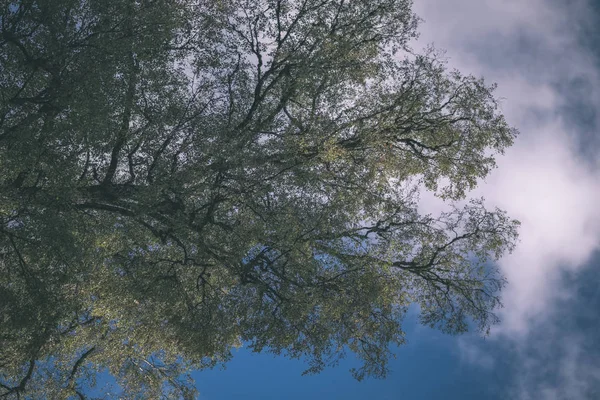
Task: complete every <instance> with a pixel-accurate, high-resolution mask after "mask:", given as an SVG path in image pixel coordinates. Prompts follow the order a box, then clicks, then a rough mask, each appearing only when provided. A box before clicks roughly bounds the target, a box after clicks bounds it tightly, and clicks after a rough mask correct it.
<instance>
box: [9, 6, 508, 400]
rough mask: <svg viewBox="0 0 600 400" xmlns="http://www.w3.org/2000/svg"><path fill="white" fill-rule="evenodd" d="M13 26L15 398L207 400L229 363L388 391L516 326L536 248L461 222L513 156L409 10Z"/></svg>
mask: <svg viewBox="0 0 600 400" xmlns="http://www.w3.org/2000/svg"><path fill="white" fill-rule="evenodd" d="M1 4H2V5H1V7H2V8H1V10H0V28H1V29H0V171H2V172H1V175H0V186H1V188H0V318H2V320H1V324H0V396H2V397H7V398H21V397H23V398H32V399H33V398H35V399H39V398H51V399H55V398H84V397H85V392H86V388H87V387H89V386H93V384H94V377H95V375H96V373H97V372H98V371H103V370H108V371H110V373H111V374H112V375H113V376H114V377H115V378H116V380H117V382H118V383H119V385H120V387H121V389H122V391H123V393H122V394H120V396H122V397H124V398H186V399H187V398H194V397H195V396H196V392H195V390H194V389H193V387H194V384H193V382H192V381H191V380H190V379H189V376H188V372H189V371H190V370H193V369H202V368H208V367H212V366H215V365H217V364H219V363H223V362H226V361H227V360H228V359H229V358H230V357H231V354H230V350H231V349H232V348H233V347H237V346H240V345H241V344H242V343H246V344H248V345H249V346H250V347H251V348H252V349H253V350H255V351H271V352H274V353H283V354H286V355H287V356H290V357H303V358H305V359H307V360H308V363H309V368H308V370H307V373H315V372H319V371H320V370H322V369H323V368H324V367H326V366H329V365H335V364H336V363H337V362H338V361H339V359H340V358H341V357H343V356H344V353H345V352H346V351H352V352H354V353H356V354H357V355H358V356H359V357H360V358H361V359H362V360H363V362H364V364H363V365H362V367H360V368H358V369H356V370H354V371H353V373H354V374H355V376H356V377H357V378H358V379H361V378H363V377H365V376H376V377H383V376H385V374H386V364H387V360H388V358H389V357H390V356H391V354H390V351H389V346H390V344H393V343H396V344H402V343H403V341H404V333H403V332H402V329H401V322H402V318H403V316H404V314H405V313H406V310H407V308H408V306H409V305H410V304H412V303H417V304H419V306H420V310H421V319H422V322H423V323H424V324H427V325H431V326H434V327H438V328H440V329H442V330H443V331H445V332H449V333H460V332H464V331H465V330H466V329H467V328H468V325H469V321H470V320H472V321H474V322H475V324H476V325H477V327H478V328H479V329H480V330H482V331H484V332H485V331H486V330H487V329H488V328H489V327H490V325H491V324H493V323H494V322H496V317H495V315H494V310H495V309H496V307H497V306H499V305H500V302H499V298H498V293H499V289H500V288H501V287H502V285H503V282H504V281H503V278H502V277H501V276H500V275H499V273H498V271H497V270H495V269H494V268H493V267H492V266H491V265H492V264H491V261H493V260H494V259H497V258H498V257H500V256H501V255H502V254H503V253H504V252H506V251H509V250H511V249H512V246H513V245H514V242H515V240H516V227H517V223H516V222H515V221H513V220H511V219H509V218H508V217H507V216H506V215H505V214H504V213H503V212H502V211H500V210H494V211H491V212H490V211H487V210H486V209H485V208H484V204H483V202H482V201H473V202H471V203H469V204H468V205H467V206H466V207H463V208H458V207H456V208H453V210H452V211H451V212H447V213H443V214H441V215H439V216H431V215H420V214H419V213H418V211H417V204H418V187H420V186H421V184H423V185H425V186H426V187H428V188H430V189H433V190H436V191H437V193H438V195H439V196H441V197H442V198H444V199H445V200H447V201H449V202H454V201H457V200H460V199H463V198H464V196H465V194H466V192H467V191H468V190H470V189H471V188H473V187H474V186H475V185H476V183H477V181H478V179H480V178H482V177H484V176H486V175H487V174H488V173H489V171H490V170H491V169H492V168H493V167H494V155H495V154H497V153H498V152H502V151H503V149H505V148H506V147H507V146H509V145H511V143H512V140H513V137H514V136H515V134H516V131H515V130H513V129H511V128H510V127H508V126H507V125H506V123H505V122H504V119H503V118H502V115H501V114H499V113H498V111H497V103H496V100H495V99H494V97H493V95H492V92H493V89H494V87H493V86H490V85H487V84H486V83H485V82H484V81H482V80H481V79H475V78H473V77H470V76H464V75H461V74H460V73H459V72H456V71H450V72H448V71H447V70H446V69H445V67H444V63H443V61H441V60H440V57H438V55H437V53H436V52H435V51H434V50H432V49H429V50H427V51H425V52H424V54H415V53H414V52H413V51H412V50H411V49H410V48H409V47H408V43H409V41H410V40H411V39H413V38H414V37H415V36H416V22H417V18H416V17H415V16H414V15H413V14H412V12H411V10H410V7H411V4H410V1H408V0H373V1H364V2H363V1H344V0H262V1H258V2H257V1H245V0H229V1H218V2H215V1H212V0H210V1H209V0H206V1H204V0H201V1H191V0H139V1H130V2H127V1H122V0H103V1H87V0H53V1H38V0H22V1H19V2H16V1H15V2H10V1H5V2H2V3H1Z"/></svg>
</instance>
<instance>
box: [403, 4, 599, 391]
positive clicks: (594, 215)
mask: <svg viewBox="0 0 600 400" xmlns="http://www.w3.org/2000/svg"><path fill="white" fill-rule="evenodd" d="M564 3H567V2H564ZM414 9H415V12H416V13H417V14H418V15H419V16H421V17H422V18H423V19H424V20H425V22H423V23H422V24H421V27H420V32H421V33H422V34H421V37H420V39H419V41H418V43H417V45H415V46H414V47H424V46H425V45H427V44H429V43H434V44H435V46H436V47H438V48H442V49H446V50H447V52H446V56H447V57H448V58H449V65H450V66H451V67H453V68H457V69H459V70H461V72H464V73H471V74H473V75H476V76H484V77H485V78H486V80H488V81H491V82H497V83H498V85H499V86H498V91H497V95H498V96H499V97H501V98H502V99H503V100H502V111H503V113H504V114H505V116H506V117H507V120H508V122H509V123H510V124H511V125H513V126H515V127H517V128H518V129H519V130H520V131H521V135H520V137H519V138H518V139H517V140H516V143H515V145H514V146H513V147H512V148H511V149H509V150H508V151H507V153H506V155H505V156H504V157H501V158H500V159H498V169H497V170H495V171H494V172H493V173H492V174H491V175H490V176H489V177H488V178H487V179H486V181H485V182H482V184H481V185H480V187H479V188H478V189H477V190H475V192H474V193H473V195H474V196H477V197H478V196H482V195H483V196H484V197H485V198H486V200H487V202H488V204H489V205H490V206H492V205H497V206H499V207H501V208H503V209H505V210H507V211H508V212H509V214H510V215H511V216H513V217H515V218H517V219H519V220H520V221H521V222H522V226H521V231H520V232H521V236H520V238H521V241H520V243H519V245H518V246H517V248H516V250H515V252H514V253H513V254H512V255H510V256H507V257H505V258H503V259H502V260H501V262H500V267H501V269H502V271H503V272H504V274H505V275H506V276H507V278H508V280H509V285H508V287H507V288H506V289H505V290H504V292H503V301H504V304H505V308H504V309H503V310H502V313H501V317H502V319H503V322H502V323H501V325H500V326H499V327H498V328H497V329H496V330H495V331H493V332H492V333H493V337H495V338H496V339H497V343H498V344H499V346H507V348H511V349H513V351H514V352H516V353H515V354H517V355H516V359H517V360H518V362H517V364H518V365H517V366H515V368H516V370H517V371H518V373H517V378H516V380H515V386H514V387H513V388H512V392H513V393H512V394H511V398H516V399H520V400H528V399H545V400H550V399H575V398H577V399H579V398H586V396H589V393H591V391H592V390H593V389H594V387H593V385H597V382H598V381H599V380H600V363H598V362H594V361H593V360H590V359H589V357H588V356H587V355H586V352H585V348H586V346H589V343H590V338H589V337H583V336H580V335H579V334H578V333H577V332H573V331H569V332H568V333H567V332H566V331H565V327H564V326H562V324H563V323H564V318H563V317H564V315H565V310H564V304H568V303H569V301H570V300H572V297H574V292H573V286H572V285H571V286H569V285H567V284H566V282H565V280H564V276H565V273H567V274H569V273H579V272H581V271H582V270H583V269H584V268H585V267H586V265H589V264H590V263H589V262H588V261H589V259H590V257H592V255H593V254H594V252H595V251H597V250H598V249H599V248H600V207H599V206H598V204H600V201H599V200H600V168H598V163H597V161H596V162H593V161H592V162H590V161H589V160H586V158H585V157H584V156H583V153H582V151H581V150H582V147H585V146H588V147H589V146H590V143H589V142H587V143H585V142H583V140H584V139H583V138H584V137H585V134H588V138H587V139H589V132H585V131H586V130H587V131H589V130H595V129H597V127H600V123H599V122H600V121H599V120H598V119H596V120H595V121H594V120H592V121H591V124H592V125H593V126H590V125H589V124H590V121H587V122H586V123H587V124H588V125H587V126H583V125H582V123H577V117H578V116H577V115H576V114H577V112H578V111H581V110H578V107H579V108H584V107H591V108H592V109H600V73H599V70H598V68H597V67H596V66H595V62H594V60H593V58H592V55H591V53H590V52H589V51H588V50H585V49H584V48H583V46H582V45H581V44H580V42H579V35H580V34H581V30H582V29H583V28H585V27H590V26H591V25H590V24H592V23H593V22H594V21H593V13H592V12H591V10H590V8H589V4H588V3H587V2H586V1H585V0H574V1H570V2H568V4H560V3H558V2H556V1H555V0H526V1H525V0H453V1H444V0H418V1H415V4H414ZM572 82H580V83H583V89H584V90H582V89H581V87H582V86H581V85H580V87H579V88H575V87H574V86H570V84H571V83H572ZM574 99H575V100H577V101H578V103H576V104H570V103H569V102H572V101H573V100H574ZM574 113H575V114H574ZM596 145H597V144H596ZM587 150H588V154H589V153H592V154H593V153H594V152H593V151H591V152H590V151H589V148H588V149H587ZM434 203H435V202H434V201H433V200H432V196H430V195H425V196H424V197H423V205H422V207H425V208H429V209H431V208H432V207H433V208H435V207H439V204H434ZM561 304H562V305H563V306H561ZM569 304H570V303H569ZM571 311H572V310H566V312H567V313H569V312H571ZM561 315H562V317H561ZM593 339H595V338H593ZM457 346H458V349H459V352H460V354H461V355H462V359H463V360H467V361H471V362H473V363H474V364H475V365H478V366H483V365H487V366H490V365H493V362H492V361H493V360H492V361H490V356H489V354H488V353H487V352H486V351H485V350H484V349H482V348H481V347H476V346H475V345H470V344H469V342H465V341H464V340H459V341H458V342H457Z"/></svg>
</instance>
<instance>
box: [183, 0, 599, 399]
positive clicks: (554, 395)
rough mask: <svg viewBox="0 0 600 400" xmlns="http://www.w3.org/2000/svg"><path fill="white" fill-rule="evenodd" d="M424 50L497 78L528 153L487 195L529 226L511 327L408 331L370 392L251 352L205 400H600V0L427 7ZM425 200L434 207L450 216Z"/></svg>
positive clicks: (512, 161) (508, 297) (516, 267)
mask: <svg viewBox="0 0 600 400" xmlns="http://www.w3.org/2000/svg"><path fill="white" fill-rule="evenodd" d="M414 9H415V11H416V12H417V14H419V16H421V17H422V18H423V19H424V22H423V23H422V24H421V27H420V32H421V36H420V38H419V39H418V40H417V41H416V42H415V43H414V44H413V47H414V48H423V47H425V46H426V45H427V44H429V43H434V44H435V46H436V47H437V48H441V49H445V50H446V57H447V58H448V65H449V67H450V68H458V69H459V70H461V71H462V72H464V73H472V74H473V75H476V76H484V77H485V78H486V80H488V81H491V82H497V83H498V85H499V87H498V91H497V94H498V96H499V97H501V98H502V109H503V112H504V113H505V115H506V117H507V120H508V121H509V123H511V124H512V125H513V126H515V127H517V128H518V129H519V130H520V131H521V135H520V137H519V138H518V139H517V141H516V143H515V146H514V147H513V148H511V149H510V150H509V151H508V152H507V153H506V155H505V156H504V157H502V158H501V159H499V160H498V168H497V170H495V171H494V172H493V173H492V175H491V176H490V177H489V178H488V179H486V181H484V182H481V184H480V186H479V187H478V189H476V190H475V191H474V193H473V194H472V195H473V196H476V197H478V196H484V197H485V198H486V200H487V202H488V204H489V205H498V206H500V207H501V208H504V209H506V210H507V211H508V212H509V214H511V216H514V217H516V218H518V219H520V220H521V222H522V224H523V225H522V229H521V242H520V243H519V246H518V247H517V249H516V250H515V252H514V253H513V254H512V255H510V256H508V257H505V258H504V259H503V260H501V261H500V268H501V269H502V271H503V272H504V274H505V275H506V276H507V278H508V279H509V282H510V284H509V286H508V288H507V289H506V290H505V291H504V304H505V308H504V309H503V311H502V314H501V316H502V319H503V321H502V323H501V324H500V325H499V326H497V327H496V329H494V330H493V331H492V334H491V336H490V337H489V338H486V339H485V340H484V339H482V338H481V337H479V336H477V335H475V334H467V335H463V336H460V337H451V336H446V335H443V334H441V333H439V332H436V331H433V330H431V329H428V328H425V327H422V326H419V325H418V324H417V323H416V320H415V318H414V315H413V316H412V318H407V320H406V321H405V330H406V333H407V338H408V343H407V344H406V345H405V346H403V347H402V348H400V349H397V351H396V353H397V355H398V358H397V359H396V360H395V361H393V362H392V364H391V369H392V373H391V374H390V376H389V377H388V378H387V379H385V380H373V379H370V380H369V379H367V380H366V381H363V382H356V381H354V380H353V379H352V377H351V375H350V373H349V372H348V369H349V368H351V367H352V366H353V365H354V364H353V360H352V359H348V360H345V361H344V362H343V363H342V364H341V365H340V366H338V367H337V368H332V369H328V370H326V371H325V372H323V373H322V374H320V375H318V376H308V377H306V376H305V377H302V376H301V375H300V374H301V372H302V371H303V368H304V364H303V363H302V362H301V361H298V360H286V359H284V358H282V357H274V356H272V355H268V354H261V355H257V354H251V353H249V352H248V351H247V350H243V349H242V350H240V351H238V352H237V353H236V354H235V356H234V359H233V360H232V361H231V362H230V363H229V364H228V365H227V368H226V369H225V370H219V369H216V370H211V371H203V372H197V373H196V374H195V378H196V379H197V382H198V388H199V390H200V392H201V398H202V399H207V400H215V399H238V398H239V399H242V398H243V399H284V398H285V399H306V398H311V399H368V398H373V399H408V400H411V399H416V400H418V399H434V400H435V399H517V400H534V399H535V400H537V399H541V400H562V399H565V400H567V399H569V400H570V399H575V400H577V399H598V398H600V340H598V338H600V313H599V311H598V310H600V289H599V285H598V282H600V253H599V252H598V250H599V244H600V207H598V204H600V202H599V201H598V200H600V168H599V166H600V163H599V162H598V160H599V159H600V158H599V157H598V156H597V154H598V150H599V147H598V146H599V145H600V141H599V140H598V138H599V137H600V136H598V135H597V131H598V127H599V126H600V123H599V122H600V119H599V115H598V113H597V112H596V110H597V109H599V107H600V69H599V62H598V61H599V58H598V55H599V52H598V47H597V46H598V43H597V42H598V40H600V34H599V33H598V32H599V31H598V28H597V27H596V26H597V25H598V21H599V18H600V17H599V12H600V5H599V3H593V2H591V1H588V0H572V1H568V2H567V1H557V0H453V1H445V0H416V1H415V6H414ZM443 207H444V206H443V205H442V204H440V203H439V201H437V200H436V199H435V198H433V196H430V195H428V194H424V195H423V197H422V202H421V208H422V210H423V211H427V212H436V211H439V210H441V209H443Z"/></svg>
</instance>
